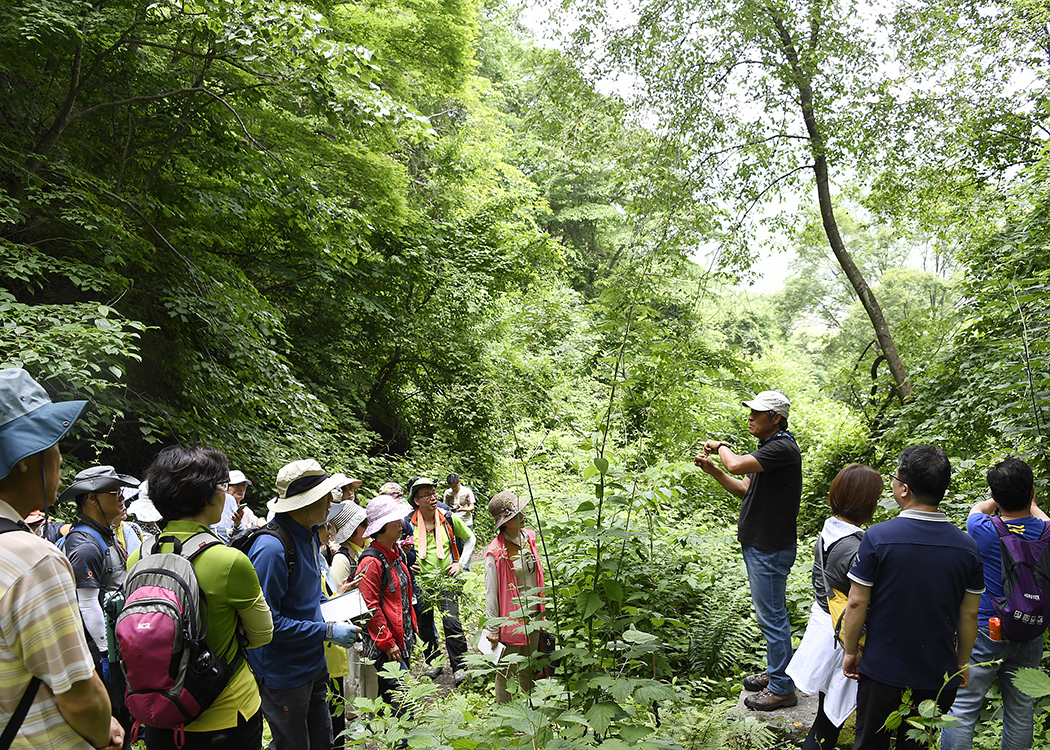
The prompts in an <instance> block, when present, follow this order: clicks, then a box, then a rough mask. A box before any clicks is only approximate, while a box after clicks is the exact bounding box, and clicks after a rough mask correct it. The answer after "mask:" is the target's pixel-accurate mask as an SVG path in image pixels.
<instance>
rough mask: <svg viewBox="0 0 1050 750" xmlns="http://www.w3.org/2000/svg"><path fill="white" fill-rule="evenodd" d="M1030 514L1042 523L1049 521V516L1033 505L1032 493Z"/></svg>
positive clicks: (1033, 494) (1033, 497) (1033, 493)
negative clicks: (1042, 521)
mask: <svg viewBox="0 0 1050 750" xmlns="http://www.w3.org/2000/svg"><path fill="white" fill-rule="evenodd" d="M1030 512H1031V514H1032V516H1033V517H1034V518H1040V519H1042V520H1044V521H1050V516H1048V515H1046V513H1044V512H1043V509H1042V508H1040V507H1039V506H1038V505H1036V504H1035V492H1034V491H1033V492H1032V509H1031V511H1030Z"/></svg>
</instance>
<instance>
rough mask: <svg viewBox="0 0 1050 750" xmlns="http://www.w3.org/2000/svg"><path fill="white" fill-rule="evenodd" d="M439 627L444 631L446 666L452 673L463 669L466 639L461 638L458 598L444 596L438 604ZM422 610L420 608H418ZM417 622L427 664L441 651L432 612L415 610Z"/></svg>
mask: <svg viewBox="0 0 1050 750" xmlns="http://www.w3.org/2000/svg"><path fill="white" fill-rule="evenodd" d="M439 606H440V608H441V613H442V614H441V625H442V627H443V628H444V629H445V647H446V648H447V649H448V665H449V669H451V670H452V672H453V673H455V672H458V671H459V670H461V669H463V668H464V660H463V656H464V654H466V653H467V639H466V638H465V637H464V636H463V624H462V623H461V622H460V621H459V597H458V596H455V595H450V596H445V597H443V598H442V599H441V601H440V602H439ZM420 609H422V608H420ZM416 618H417V619H418V620H419V637H420V638H421V639H422V640H423V644H424V648H423V657H424V658H425V659H426V660H427V663H428V664H429V663H430V662H432V661H434V659H436V658H437V656H438V654H439V653H440V651H441V646H440V645H439V644H438V637H437V626H436V624H435V622H434V610H433V609H427V610H422V611H420V610H416Z"/></svg>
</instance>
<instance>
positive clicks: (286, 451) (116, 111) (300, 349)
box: [0, 1, 560, 476]
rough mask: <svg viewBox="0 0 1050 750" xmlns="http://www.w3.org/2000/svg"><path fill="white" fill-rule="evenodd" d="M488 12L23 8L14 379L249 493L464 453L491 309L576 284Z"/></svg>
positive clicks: (7, 32) (479, 467)
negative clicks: (38, 382)
mask: <svg viewBox="0 0 1050 750" xmlns="http://www.w3.org/2000/svg"><path fill="white" fill-rule="evenodd" d="M477 23H478V22H477V9H476V8H475V7H474V6H473V5H472V4H470V3H465V2H464V3H455V2H449V3H427V2H411V3H398V2H393V3H382V4H378V5H372V6H370V7H369V9H368V10H365V9H364V8H361V7H357V6H351V5H339V4H334V3H315V4H294V5H292V4H285V5H282V4H278V5H274V4H271V3H262V2H259V3H254V2H239V3H227V2H204V3H196V4H193V3H191V4H186V3H177V2H170V3H169V2H160V3H145V2H115V3H106V4H101V5H97V6H93V5H90V4H87V5H86V4H83V3H77V2H68V3H67V2H61V1H59V2H19V3H8V4H5V5H4V7H3V8H0V42H2V43H0V48H2V51H0V55H2V58H3V59H2V65H0V71H2V72H0V85H2V87H3V92H4V95H3V97H0V99H2V101H0V110H2V118H0V144H2V146H0V147H2V152H0V173H2V183H0V186H2V193H0V211H2V213H0V252H2V253H3V262H2V263H0V269H2V270H0V273H2V275H3V291H2V295H3V297H2V300H0V304H3V305H4V329H3V330H4V333H3V336H4V338H3V345H2V359H3V361H4V362H6V363H9V364H24V365H26V366H27V367H29V368H30V369H31V370H33V371H34V372H35V373H37V374H39V375H40V376H42V377H45V378H47V379H49V380H50V381H51V385H52V386H53V387H54V388H56V389H57V390H59V391H62V392H66V393H70V394H71V393H74V392H77V393H80V394H82V395H83V394H84V393H85V392H86V393H87V395H89V396H90V397H91V398H92V401H93V402H95V404H96V408H95V412H94V419H93V420H91V421H90V422H88V423H87V424H86V425H85V426H84V428H82V429H81V430H80V432H79V433H78V434H79V435H80V436H81V437H82V439H83V440H84V443H83V445H82V447H81V448H79V449H77V450H76V451H74V452H75V453H76V454H77V455H80V456H81V457H82V458H84V459H86V458H87V456H88V454H89V453H90V452H91V451H90V448H89V446H93V445H97V444H98V442H99V441H100V440H103V441H104V443H105V445H106V447H107V448H109V449H111V450H112V454H111V457H112V458H113V459H114V460H119V462H120V463H123V464H125V465H129V466H141V465H143V464H144V462H145V461H146V460H148V457H149V456H150V455H151V452H152V451H153V450H155V447H154V444H155V443H157V442H163V441H168V440H171V439H174V438H179V439H191V440H199V441H202V442H206V443H210V444H215V445H219V446H221V447H223V448H225V449H227V450H229V451H230V452H231V453H232V454H234V455H235V456H236V457H237V459H238V462H239V463H240V464H242V465H244V466H245V468H246V469H248V470H250V471H255V472H257V473H260V474H264V475H266V476H270V475H272V474H273V472H274V469H275V467H276V466H279V465H280V463H282V462H283V461H284V460H285V459H286V458H287V457H288V456H290V455H306V454H309V455H315V456H317V457H318V458H319V459H321V460H323V461H325V462H326V463H328V464H330V465H331V464H332V463H335V464H339V465H342V464H345V463H346V461H347V456H348V455H358V454H361V453H365V452H373V453H380V452H393V453H405V452H407V451H408V450H409V449H410V448H411V447H412V446H413V445H414V444H415V441H418V440H419V439H420V438H429V437H430V436H432V435H434V434H440V435H442V436H444V437H443V440H445V441H447V442H448V445H447V446H446V448H447V450H448V451H454V452H455V454H456V455H457V456H458V457H459V460H460V461H461V462H462V463H461V466H462V467H463V468H464V470H467V471H473V472H478V473H483V474H484V473H485V472H487V471H490V470H491V462H492V457H491V451H490V450H489V449H488V448H487V447H486V446H485V442H484V441H483V440H480V439H478V438H479V436H480V435H481V434H482V433H483V432H484V431H485V429H486V428H487V426H488V424H489V421H490V419H491V414H490V413H489V412H488V411H487V410H486V406H485V404H484V403H479V402H477V401H476V400H475V399H474V398H473V394H474V393H475V392H476V386H477V384H478V382H479V380H480V379H481V378H482V376H483V373H482V368H481V366H480V362H481V355H480V352H481V347H482V344H483V342H484V340H485V339H486V338H487V336H488V329H489V326H490V325H491V321H492V320H493V319H494V314H493V310H494V302H495V301H496V299H497V298H498V297H499V295H500V294H501V293H502V292H504V291H506V290H508V289H510V288H517V289H523V288H526V287H528V286H529V285H530V284H533V283H535V282H536V280H537V279H539V278H540V277H542V276H544V275H546V274H550V273H552V272H553V271H554V270H555V269H557V267H558V265H559V263H560V254H559V251H558V249H557V248H556V246H555V245H554V244H553V242H552V241H551V240H550V238H549V237H548V236H547V235H546V234H544V233H542V232H541V231H540V230H539V228H538V227H537V225H536V223H535V220H534V216H535V214H536V213H537V211H538V196H537V193H536V190H535V188H534V187H533V186H532V184H531V183H529V182H528V181H527V180H526V179H525V178H524V177H523V176H522V174H521V173H520V171H519V170H517V169H516V168H514V167H513V166H511V165H510V164H509V163H508V162H507V161H506V160H505V158H504V152H505V143H506V136H507V133H506V132H505V130H504V128H503V125H502V123H501V118H500V117H499V116H498V114H497V113H496V112H495V110H494V109H493V108H492V104H491V101H490V100H491V98H492V95H493V94H492V90H491V86H490V84H489V83H488V82H487V81H486V80H484V79H482V78H480V77H478V76H477V75H476V74H475V63H474V60H473V57H474V42H475V38H476V35H477Z"/></svg>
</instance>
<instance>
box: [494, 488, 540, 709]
mask: <svg viewBox="0 0 1050 750" xmlns="http://www.w3.org/2000/svg"><path fill="white" fill-rule="evenodd" d="M528 503H529V501H528V500H527V499H523V498H518V497H517V496H516V495H515V494H514V493H513V492H511V491H510V490H504V491H503V492H500V493H499V494H498V495H496V496H495V497H493V498H492V500H490V501H489V513H491V514H492V518H493V520H494V521H495V524H496V538H495V539H493V540H492V544H490V545H489V548H488V550H487V551H486V552H485V615H486V616H487V617H488V618H489V619H493V618H497V617H514V618H519V617H520V618H521V619H516V621H515V622H512V623H509V624H506V625H501V626H500V627H498V628H495V627H493V628H490V629H488V630H487V631H486V635H487V636H488V639H489V641H490V642H491V643H492V646H493V648H498V647H499V646H498V644H500V643H502V644H503V654H502V655H501V656H500V658H499V661H503V660H505V659H506V657H507V656H509V655H511V654H520V655H521V656H525V657H527V658H530V659H531V658H532V656H533V654H534V653H536V650H537V649H538V647H539V640H540V630H541V628H540V623H539V621H538V618H539V616H540V615H541V613H542V612H543V610H544V604H543V596H542V594H540V593H539V592H537V591H536V589H538V588H542V587H543V566H542V564H541V563H540V555H539V551H538V550H537V549H536V532H534V531H529V530H528V529H526V528H524V523H523V518H522V513H521V512H522V510H523V509H524V508H525V506H526V505H528ZM523 608H524V610H525V611H524V613H523V612H522V609H523ZM522 615H524V616H522ZM497 663H499V662H497ZM521 666H522V667H523V668H522V669H519V668H518V667H519V664H508V665H506V666H505V667H504V668H502V669H499V670H497V672H496V702H497V703H506V702H507V701H509V700H510V698H511V695H510V693H509V692H508V691H507V679H508V678H510V677H514V676H517V678H518V685H519V686H520V687H521V691H522V692H523V693H527V692H529V691H530V690H531V689H532V668H531V667H530V666H529V663H528V662H521Z"/></svg>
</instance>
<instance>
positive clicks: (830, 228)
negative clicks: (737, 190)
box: [767, 6, 915, 401]
mask: <svg viewBox="0 0 1050 750" xmlns="http://www.w3.org/2000/svg"><path fill="white" fill-rule="evenodd" d="M767 8H768V11H769V14H770V17H771V19H772V21H773V24H774V25H775V26H776V29H777V34H778V35H779V37H780V43H781V46H782V48H783V50H784V55H785V57H786V58H787V61H788V64H789V65H790V66H791V70H792V71H793V73H794V76H795V85H796V87H797V88H798V95H799V103H800V104H801V105H802V117H803V119H804V120H805V123H806V132H807V133H808V134H809V145H810V148H811V149H812V151H813V173H814V177H815V179H816V183H817V202H818V203H819V204H820V218H821V221H822V222H823V224H824V233H825V234H826V235H827V237H828V244H830V245H831V251H832V252H833V253H835V258H836V259H837V260H838V262H839V265H840V266H841V267H842V270H843V272H845V274H846V278H847V279H849V282H850V284H852V285H853V290H854V291H855V292H856V293H857V296H858V297H859V298H860V302H861V304H862V305H864V310H865V311H866V312H867V313H868V318H869V319H870V320H871V325H872V327H873V328H874V329H875V338H876V339H877V340H878V342H879V348H881V349H882V353H883V354H884V355H885V356H886V363H887V364H888V365H889V367H890V373H891V374H892V375H893V381H894V383H895V384H896V388H897V395H898V396H899V397H900V399H901V401H911V400H912V398H914V395H915V392H914V389H913V388H912V384H911V380H909V379H908V371H907V370H905V369H904V363H903V362H902V361H901V357H900V354H899V353H898V351H897V344H896V343H894V341H893V335H892V334H891V333H890V327H889V325H887V323H886V318H885V317H884V316H883V314H882V308H881V307H879V302H878V300H877V299H875V294H874V293H873V292H872V291H871V287H869V286H868V282H867V281H865V280H864V275H863V274H862V273H861V272H860V269H859V268H857V264H856V263H854V262H853V257H852V256H851V255H850V254H849V251H848V250H846V246H845V244H843V242H842V236H841V235H840V234H839V225H838V222H836V221H835V206H834V203H833V202H832V200H831V183H830V180H829V179H828V161H827V158H826V157H825V155H824V135H823V133H822V132H821V130H820V126H819V125H818V123H817V117H816V114H815V113H814V111H813V85H812V77H811V75H810V74H809V72H808V71H806V70H805V69H804V68H803V67H802V65H801V64H800V61H799V56H798V51H797V50H796V49H795V42H794V40H793V39H792V38H791V34H790V32H789V31H788V29H787V26H786V25H785V24H784V21H783V19H782V18H781V17H780V16H779V15H778V13H777V11H776V9H774V8H772V7H770V6H767ZM818 33H819V29H818V28H816V27H814V28H813V29H812V37H813V38H812V41H813V42H815V41H816V37H817V34H818Z"/></svg>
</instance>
